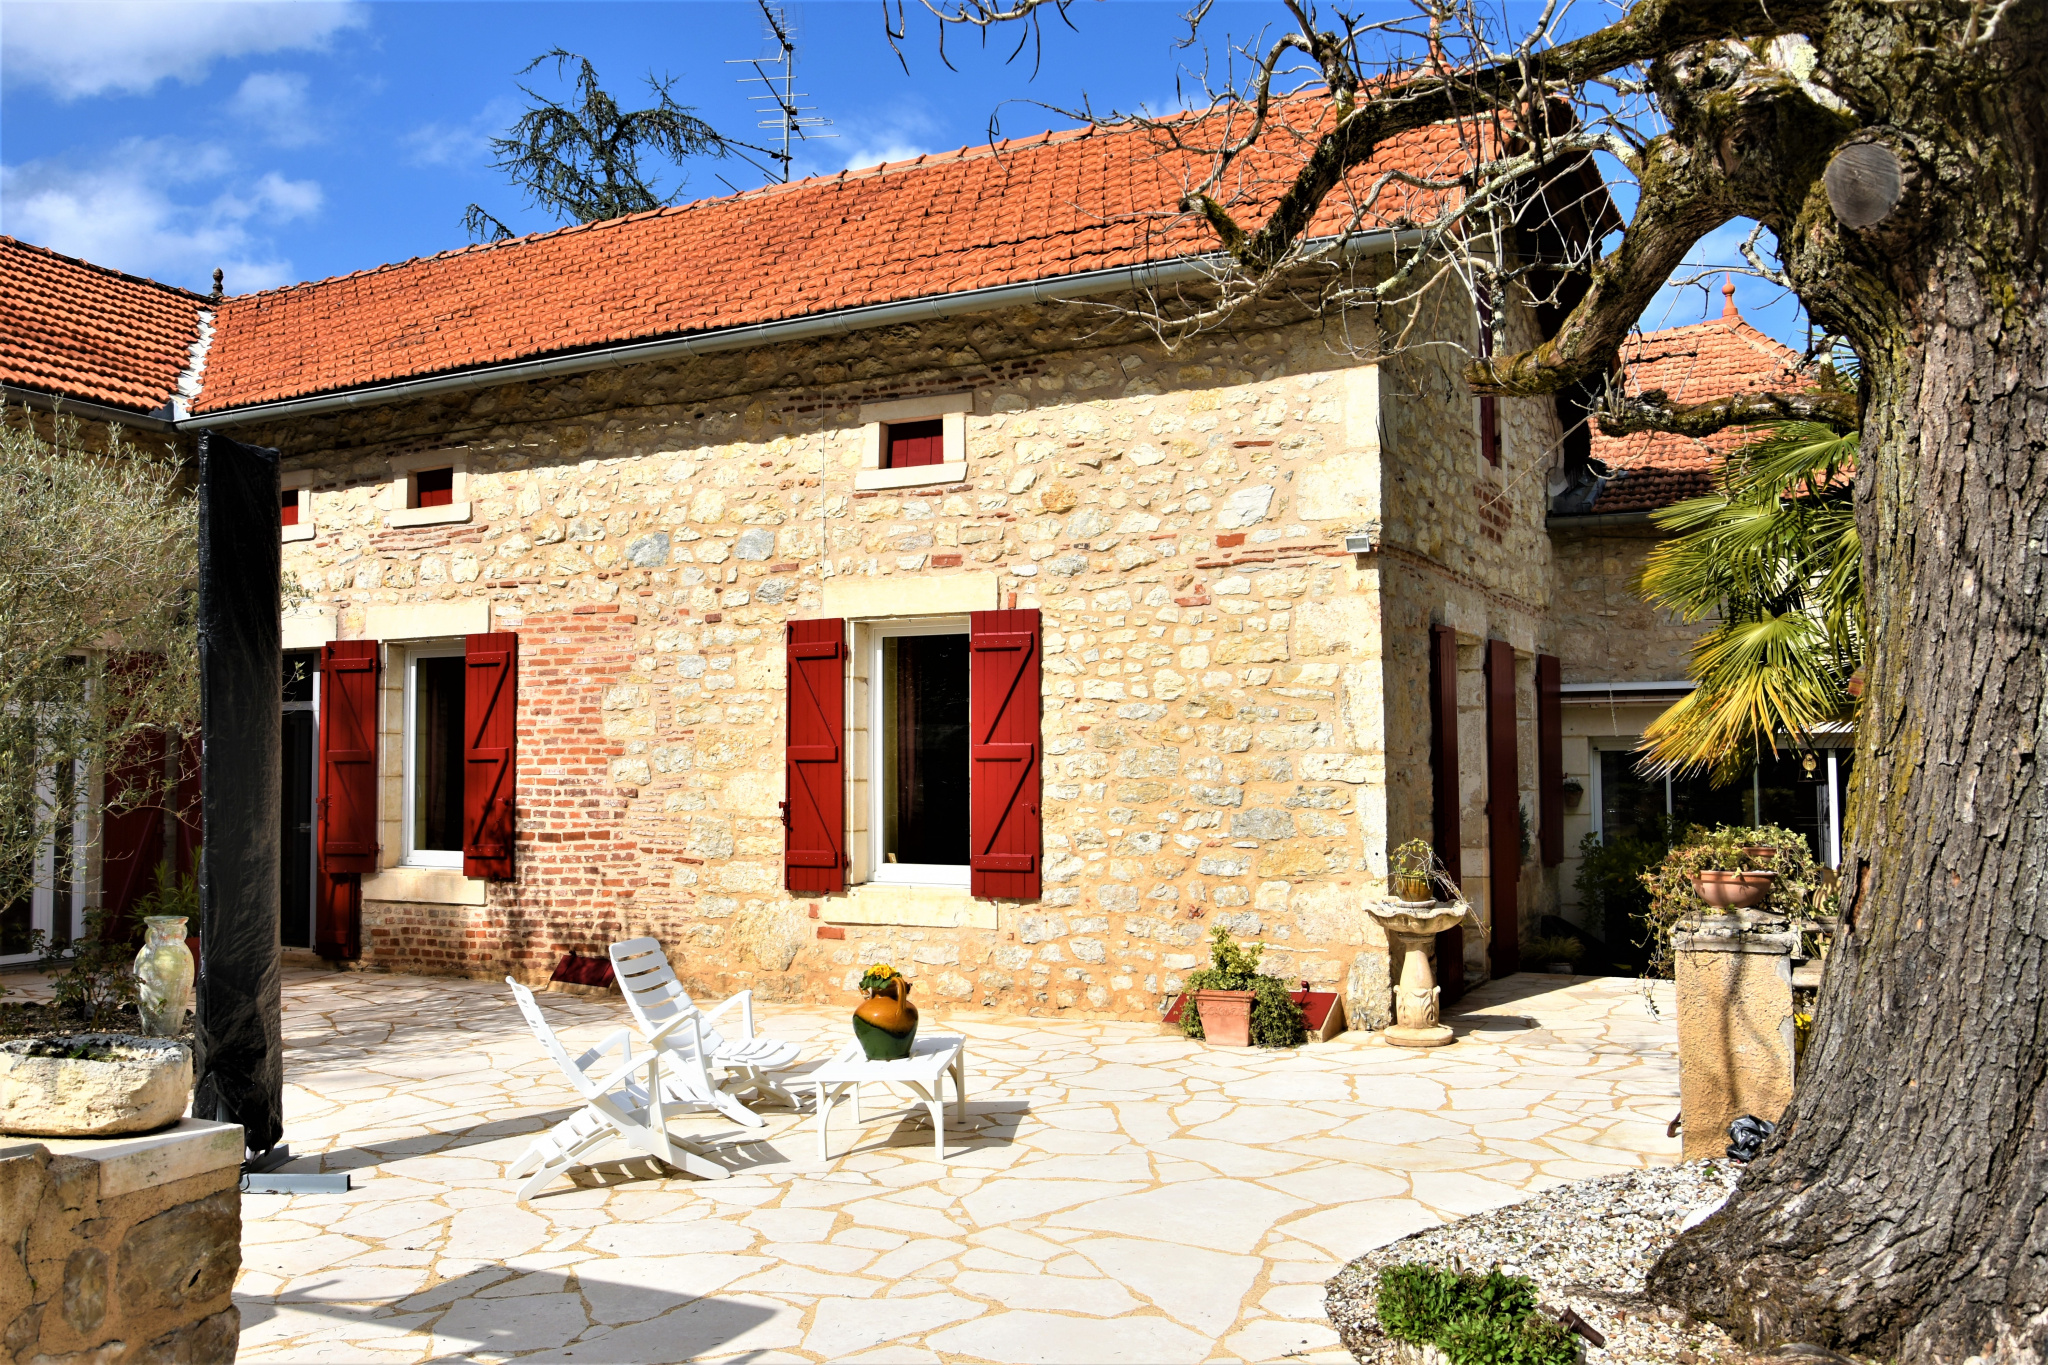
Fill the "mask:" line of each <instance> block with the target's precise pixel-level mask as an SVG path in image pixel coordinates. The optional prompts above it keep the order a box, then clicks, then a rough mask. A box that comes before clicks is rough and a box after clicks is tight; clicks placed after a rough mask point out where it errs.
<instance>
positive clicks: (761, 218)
mask: <svg viewBox="0 0 2048 1365" xmlns="http://www.w3.org/2000/svg"><path fill="white" fill-rule="evenodd" d="M1303 107H1304V108H1307V107H1308V106H1307V105H1304V106H1303ZM1484 136H1489V135H1485V134H1481V133H1475V130H1474V129H1472V128H1469V127H1466V128H1460V127H1456V126H1449V125H1446V126H1440V127H1434V128H1429V129H1424V130H1422V131H1420V132H1418V133H1413V134H1409V135H1407V136H1404V137H1402V138H1400V139H1397V140H1395V141H1393V142H1391V143H1390V144H1389V145H1388V146H1387V147H1386V148H1385V149H1383V150H1382V153H1381V155H1380V156H1379V157H1378V158H1376V159H1375V160H1374V162H1373V163H1372V164H1371V165H1370V166H1368V167H1366V168H1364V169H1362V170H1361V171H1360V172H1359V173H1358V175H1357V176H1356V177H1355V178H1354V180H1353V181H1352V182H1351V183H1352V184H1353V185H1358V186H1363V185H1368V184H1370V183H1372V181H1373V180H1375V179H1377V178H1378V177H1379V176H1380V175H1381V174H1382V173H1383V172H1384V171H1386V170H1389V169H1395V168H1398V169H1401V170H1404V171H1408V172H1410V173H1414V174H1421V175H1432V174H1442V173H1445V172H1449V173H1450V174H1451V175H1452V176H1455V175H1456V174H1457V172H1459V171H1462V170H1463V169H1464V168H1465V167H1466V166H1468V165H1469V164H1470V161H1471V159H1472V157H1473V155H1474V151H1473V147H1474V143H1475V138H1481V137H1484ZM1276 141H1279V142H1283V143H1286V144H1287V145H1288V146H1290V147H1292V146H1293V145H1294V144H1293V141H1292V139H1289V138H1286V137H1284V136H1282V137H1280V138H1277V139H1276ZM1161 142H1162V140H1161V138H1160V137H1159V135H1157V134H1152V133H1147V132H1145V131H1143V130H1139V129H1131V128H1124V129H1113V130H1103V129H1081V130H1078V131H1076V132H1070V133H1047V134H1045V135H1043V136H1042V137H1037V138H1031V139H1028V140H1025V141H1022V142H1010V143H1003V144H998V145H996V146H993V147H977V148H971V149H969V148H963V149H961V150H960V151H958V152H953V153H947V154H943V155H939V156H926V157H919V158H917V160H915V161H905V162H895V163H892V164H887V165H883V166H878V167H874V168H872V169H869V170H864V171H847V172H842V173H840V174H838V175H834V176H827V177H819V178H815V179H811V180H804V181H799V182H797V183H795V184H791V185H778V186H772V187H770V188H768V189H766V190H757V191H753V192H750V193H746V194H740V195H735V196H732V197H729V198H722V199H710V200H703V201H700V202H697V203H694V204H686V205H681V206H678V207H675V208H668V209H661V210H658V211H655V212H652V213H646V214H638V215H634V216H632V217H628V218H619V219H613V220H611V221H608V222H600V223H590V224H584V225H580V226H576V227H569V228H563V229H560V230H559V231H555V232H547V233H542V234H539V235H536V236H531V237H522V238H516V239H513V240H510V241H504V242H496V243H491V244H489V245H484V246H474V247H467V248H464V249H462V250H459V251H451V252H447V253H444V254H442V255H438V256H431V257H425V258H421V259H416V260H411V261H405V262H403V263H400V264H396V265H387V266H381V267H379V268H377V269H375V270H368V271H363V272H361V273H359V274H354V275H345V276H340V277H338V278H335V279H330V280H323V281H320V282H317V283H313V284H302V285H294V286H291V287H288V288H284V289H276V290H272V291H269V292H267V293H261V294H249V295H243V296H240V297H236V298H232V299H229V300H227V301H226V302H225V304H224V305H223V307H222V308H221V311H220V317H219V322H218V334H217V336H216V338H215V340H214V343H213V347H212V351H211V354H210V357H209V360H208V364H207V371H206V376H205V388H204V391H203V393H202V395H201V397H200V399H199V401H198V402H196V403H195V404H194V405H193V406H194V409H195V411H199V412H209V411H211V412H217V411H220V410H222V409H224V408H234V407H241V406H246V405H249V404H254V403H263V402H269V401H274V400H278V399H284V398H294V397H300V396H304V395H309V394H317V393H325V392H333V391H337V390H344V389H351V388H356V387H360V386H363V385H369V384H377V383H382V382H388V381H392V380H397V379H404V378H411V377H416V376H422V375H430V374H437V373H445V372H451V371H459V370H466V369H471V368H475V367H479V366H485V365H492V364H499V363H504V362H508V361H514V360H522V359H527V358H531V357H536V356H543V355H549V354H558V353H564V352H573V351H577V350H582V349H588V348H592V347H598V346H605V345H613V344H618V343H623V342H630V341H637V340H643V339H650V338H655V337H664V336H675V335H681V334H688V333H698V332H704V331H710V330H714V329H723V328H731V327H736V326H744V325H748V324H755V323H764V322H773V321H779V320H783V319H788V318H796V317H802V316H806V315H811V314H818V313H826V312H832V311H836V310H841V309H848V308H855V307H860V306H864V305H874V304H882V303H892V302H898V301H902V300H908V299H916V298H927V297H932V296H937V295H945V294H951V293H958V292H963V291H967V290H973V289H984V288H989V287H991V286H997V285H1005V284H1018V283H1027V282H1033V281H1038V280H1047V279H1056V278H1059V277H1062V276H1067V275H1073V274H1078V273H1082V272H1086V271H1092V270H1101V269H1106V268H1111V267H1122V266H1132V265H1140V264H1146V263H1150V262H1157V261H1163V260H1169V259H1172V258H1175V257H1182V256H1188V255H1192V254H1199V253H1202V252H1207V251H1213V250H1214V249H1215V239H1214V237H1213V235H1211V234H1210V232H1209V231H1208V229H1207V228H1206V226H1205V225H1203V224H1202V223H1200V222H1199V221H1198V220H1195V219H1193V218H1191V217H1188V216H1185V215H1177V214H1176V211H1175V210H1176V205H1177V204H1178V202H1179V200H1180V198H1181V195H1182V193H1183V188H1184V186H1185V184H1187V183H1188V182H1189V181H1190V179H1191V178H1192V174H1191V173H1192V172H1194V171H1195V170H1196V169H1197V168H1198V167H1200V168H1203V169H1206V167H1207V165H1208V164H1209V163H1208V161H1207V159H1206V158H1205V157H1201V156H1199V154H1193V153H1182V152H1176V151H1171V150H1162V145H1161ZM1289 155H1292V153H1291V152H1281V151H1274V152H1270V153H1267V154H1265V155H1263V156H1262V157H1261V158H1258V159H1250V158H1248V159H1247V160H1246V161H1245V162H1242V163H1240V165H1239V167H1238V168H1237V170H1236V172H1235V179H1234V181H1233V182H1232V183H1233V184H1235V185H1237V186H1240V187H1241V188H1240V189H1239V190H1238V191H1237V192H1236V194H1234V195H1229V196H1228V197H1230V198H1237V199H1244V200H1257V199H1260V198H1263V197H1265V196H1266V195H1268V194H1270V193H1271V192H1273V188H1272V187H1274V186H1276V185H1284V184H1285V183H1286V181H1287V180H1289V179H1291V174H1290V173H1289V167H1290V163H1289V161H1288V157H1289ZM1225 189H1226V190H1227V189H1228V187H1227V186H1226V187H1225ZM1219 193H1221V192H1219ZM1441 193H1442V192H1439V191H1432V190H1424V189H1417V188H1415V187H1412V186H1407V185H1403V184H1399V183H1393V184H1390V185H1388V186H1387V187H1386V188H1385V190H1384V192H1383V194H1382V196H1381V200H1380V202H1379V203H1378V204H1377V205H1376V207H1375V211H1374V212H1373V213H1372V214H1371V215H1369V221H1368V222H1367V223H1366V226H1367V227H1374V226H1381V225H1384V224H1387V223H1390V222H1393V221H1396V220H1397V219H1403V218H1412V217H1419V216H1421V215H1423V214H1425V213H1426V212H1428V211H1429V210H1430V209H1432V208H1433V207H1434V206H1435V205H1436V204H1437V203H1438V202H1439V200H1440V197H1441ZM1342 197H1343V196H1341V195H1339V196H1332V201H1331V203H1330V204H1329V205H1328V206H1327V207H1326V210H1325V213H1324V217H1325V218H1326V219H1328V220H1329V223H1330V224H1331V225H1334V224H1335V223H1336V222H1338V221H1339V218H1338V215H1339V214H1340V213H1342V212H1343V211H1344V208H1345V206H1344V205H1342V204H1340V203H1339V202H1337V201H1338V200H1340V199H1341V198H1342ZM1322 230H1331V228H1330V227H1327V226H1326V227H1323V229H1322Z"/></svg>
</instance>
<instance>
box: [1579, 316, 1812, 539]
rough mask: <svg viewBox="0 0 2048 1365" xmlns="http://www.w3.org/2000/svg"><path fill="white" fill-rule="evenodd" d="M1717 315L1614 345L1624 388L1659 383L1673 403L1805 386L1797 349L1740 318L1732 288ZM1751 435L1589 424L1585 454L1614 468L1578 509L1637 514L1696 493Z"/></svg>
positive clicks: (1709, 485) (1735, 430) (1634, 390)
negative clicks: (1626, 430) (1629, 430)
mask: <svg viewBox="0 0 2048 1365" xmlns="http://www.w3.org/2000/svg"><path fill="white" fill-rule="evenodd" d="M1722 294H1723V297H1724V298H1725V300H1726V302H1725V303H1724V304H1723V305H1722V309H1721V316H1720V317H1718V318H1715V319H1713V320H1711V321H1708V322H1696V323H1693V324H1692V325H1691V326H1689V327H1673V328H1671V329H1669V330H1668V331H1662V332H1650V333H1646V334H1644V335H1641V336H1638V337H1636V338H1635V339H1634V340H1632V341H1631V342H1630V343H1629V344H1628V345H1627V346H1625V347H1623V348H1622V353H1621V359H1622V365H1623V375H1624V381H1623V382H1624V383H1625V384H1626V386H1627V391H1628V392H1629V393H1631V394H1639V393H1648V392H1650V391H1651V390H1653V389H1662V390H1663V391H1664V393H1665V394H1666V396H1668V397H1669V398H1670V399H1671V400H1672V401H1673V402H1676V403H1707V402H1711V401H1713V400H1714V399H1716V398H1726V397H1728V396H1729V395H1730V394H1736V393H1764V392H1769V391H1773V390H1790V391H1793V392H1797V391H1798V390H1801V389H1805V388H1807V387H1809V386H1810V384H1811V382H1812V379H1811V376H1810V375H1807V374H1804V373H1802V372H1801V371H1800V368H1799V353H1798V352H1797V351H1794V350H1793V349H1792V348H1791V347H1789V346H1786V345H1784V344H1783V343H1782V342H1778V341H1774V340H1772V339H1771V338H1770V337H1767V336H1765V335H1764V334H1763V333H1762V332H1759V331H1758V330H1757V329H1756V328H1754V327H1752V326H1750V325H1749V324H1748V323H1747V322H1744V321H1743V320H1742V315H1741V314H1740V313H1738V312H1736V311H1735V290H1734V287H1733V285H1732V284H1731V285H1729V286H1728V287H1727V288H1724V289H1723V290H1722ZM1754 439H1755V433H1754V432H1752V431H1746V430H1744V429H1743V428H1741V427H1726V428H1723V429H1722V430H1720V431H1717V432H1715V433H1714V434H1713V435H1712V436H1707V437H1704V438H1695V437H1691V436H1677V435H1673V434H1672V433H1670V432H1663V431H1645V432H1637V433H1636V434H1634V435H1631V436H1609V435H1607V434H1605V433H1604V432H1602V431H1601V430H1600V426H1599V424H1598V423H1597V422H1596V423H1594V425H1593V458H1594V459H1596V460H1600V461H1602V462H1603V463H1605V464H1606V465H1607V466H1608V467H1609V468H1610V469H1613V470H1616V471H1617V473H1616V476H1615V478H1614V479H1613V480H1612V481H1611V482H1609V483H1608V484H1607V485H1606V486H1605V487H1604V488H1602V489H1601V490H1600V496H1599V497H1598V498H1596V499H1595V500H1594V502H1593V505H1592V506H1591V507H1589V508H1587V509H1586V510H1587V511H1588V512H1591V513H1608V512H1643V511H1649V510H1651V509H1654V508H1658V507H1668V506H1670V505H1671V504H1672V503H1674V502H1681V501H1683V500H1684V499H1686V498H1697V497H1702V496H1704V495H1706V494H1708V493H1711V492H1712V491H1713V488H1714V475H1715V473H1716V472H1717V471H1718V470H1719V469H1720V468H1721V466H1722V464H1723V463H1724V462H1726V460H1727V458H1728V452H1729V451H1731V450H1733V449H1735V448H1736V447H1737V446H1740V445H1742V444H1744V443H1745V442H1748V441H1751V440H1754Z"/></svg>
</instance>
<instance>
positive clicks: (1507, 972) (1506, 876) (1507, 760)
mask: <svg viewBox="0 0 2048 1365" xmlns="http://www.w3.org/2000/svg"><path fill="white" fill-rule="evenodd" d="M1519 767H1520V764H1519V762H1518V759H1517V756H1516V752H1515V651H1514V648H1513V646H1511V645H1509V644H1508V642H1507V641H1505V640H1488V641H1487V642H1486V825H1487V840H1486V843H1487V855H1486V870H1487V873H1488V876H1487V879H1486V880H1487V904H1488V906H1489V908H1490V909H1491V910H1492V912H1493V939H1492V942H1491V944H1490V945H1489V946H1490V947H1491V948H1492V951H1493V974H1494V976H1495V977H1503V976H1511V975H1513V974H1514V973H1516V972H1519V971H1520V970H1522V934H1521V917H1520V914H1519V911H1518V907H1517V902H1516V896H1515V891H1516V887H1517V884H1518V883H1519V882H1520V880H1521V875H1522V796H1521V791H1520V789H1519V779H1518V771H1517V770H1518V769H1519Z"/></svg>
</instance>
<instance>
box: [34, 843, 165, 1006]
mask: <svg viewBox="0 0 2048 1365" xmlns="http://www.w3.org/2000/svg"><path fill="white" fill-rule="evenodd" d="M158 885H159V886H161V885H162V882H161V879H159V882H158ZM152 894H154V893H152ZM141 944H142V933H141V929H140V921H139V920H137V921H135V922H134V927H132V928H131V929H130V930H129V931H128V932H126V933H117V932H115V917H114V916H113V915H111V914H110V913H109V912H107V911H105V910H88V911H86V912H85V932H84V933H83V934H81V935H80V936H79V937H78V938H76V939H74V940H73V941H72V942H71V944H70V945H69V949H70V950H69V951H68V952H64V951H61V950H60V951H58V952H55V953H52V954H50V955H49V956H47V957H45V958H44V959H43V960H42V961H41V962H40V963H38V964H37V965H38V966H40V967H41V968H42V969H43V970H44V971H46V972H53V973H55V979H54V980H53V981H52V982H51V983H50V984H51V987H52V989H53V992H54V994H55V995H56V997H57V1004H58V1006H59V1007H60V1008H66V1009H69V1010H71V1011H72V1012H74V1013H76V1014H77V1015H78V1016H79V1017H80V1018H82V1019H84V1020H85V1025H86V1027H87V1028H91V1029H103V1028H111V1027H112V1026H114V1025H115V1024H116V1023H118V1022H120V1014H121V1009H122V1007H123V1006H125V1005H132V1004H134V1003H135V952H136V950H137V949H138V948H139V947H141Z"/></svg>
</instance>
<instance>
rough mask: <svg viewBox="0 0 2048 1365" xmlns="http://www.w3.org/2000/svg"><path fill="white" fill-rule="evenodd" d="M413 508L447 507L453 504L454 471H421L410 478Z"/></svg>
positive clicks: (451, 468) (448, 469)
mask: <svg viewBox="0 0 2048 1365" xmlns="http://www.w3.org/2000/svg"><path fill="white" fill-rule="evenodd" d="M412 494H413V500H412V505H413V506H414V507H448V506H451V505H452V504H453V503H454V502H455V470H454V468H453V467H452V466H451V467H449V468H445V469H422V470H420V471H419V472H418V473H417V474H414V475H413V476H412Z"/></svg>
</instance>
